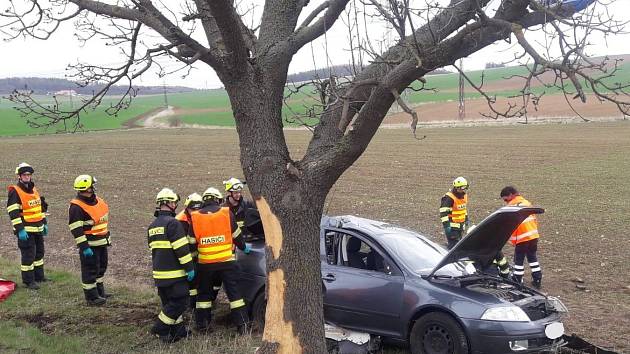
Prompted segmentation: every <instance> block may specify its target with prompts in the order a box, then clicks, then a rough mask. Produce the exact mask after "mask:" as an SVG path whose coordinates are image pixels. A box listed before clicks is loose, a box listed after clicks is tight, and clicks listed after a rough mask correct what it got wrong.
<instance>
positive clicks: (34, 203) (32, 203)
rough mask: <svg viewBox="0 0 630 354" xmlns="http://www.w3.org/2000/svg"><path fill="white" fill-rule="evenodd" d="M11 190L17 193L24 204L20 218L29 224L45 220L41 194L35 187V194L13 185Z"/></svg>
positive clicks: (10, 187)
mask: <svg viewBox="0 0 630 354" xmlns="http://www.w3.org/2000/svg"><path fill="white" fill-rule="evenodd" d="M8 189H9V190H11V189H13V190H15V191H16V192H17V194H18V197H19V198H20V203H21V204H22V211H21V212H20V216H21V217H22V219H24V221H25V222H27V223H35V222H38V221H42V220H44V217H45V215H44V212H43V211H42V200H41V198H40V197H39V192H38V191H37V189H36V188H35V187H33V193H26V192H25V191H24V190H23V189H22V188H20V187H18V186H16V185H11V186H9V187H8Z"/></svg>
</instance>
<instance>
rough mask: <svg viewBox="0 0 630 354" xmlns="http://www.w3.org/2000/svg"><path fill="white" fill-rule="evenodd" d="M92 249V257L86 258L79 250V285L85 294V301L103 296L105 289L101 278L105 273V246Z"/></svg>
mask: <svg viewBox="0 0 630 354" xmlns="http://www.w3.org/2000/svg"><path fill="white" fill-rule="evenodd" d="M90 248H92V252H94V255H92V256H91V257H86V256H85V255H83V252H82V251H81V250H79V257H80V259H81V283H82V284H81V285H82V286H83V292H84V293H85V298H86V300H94V299H96V298H98V297H104V296H105V288H104V286H103V276H105V271H107V260H108V255H107V246H95V247H90Z"/></svg>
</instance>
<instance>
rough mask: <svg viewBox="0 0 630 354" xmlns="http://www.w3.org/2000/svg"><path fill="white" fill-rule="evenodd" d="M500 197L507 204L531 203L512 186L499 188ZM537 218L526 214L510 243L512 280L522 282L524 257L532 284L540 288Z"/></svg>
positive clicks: (520, 204)
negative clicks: (512, 263)
mask: <svg viewBox="0 0 630 354" xmlns="http://www.w3.org/2000/svg"><path fill="white" fill-rule="evenodd" d="M500 195H501V199H503V201H504V202H505V203H507V205H515V206H531V205H532V204H531V203H530V202H529V201H528V200H527V199H525V198H523V196H521V194H520V193H519V192H518V190H517V189H516V188H514V187H513V186H507V187H505V188H503V189H502V190H501V194H500ZM539 237H540V235H539V233H538V220H537V218H536V215H534V214H532V215H530V216H528V217H527V218H526V219H525V220H523V222H522V223H521V224H520V225H519V226H518V228H517V229H516V230H514V232H513V233H512V236H511V237H510V243H511V244H512V245H514V246H515V247H514V274H513V277H514V281H516V282H518V283H522V282H523V275H524V274H525V266H524V263H525V257H527V263H528V264H529V268H530V270H531V272H532V279H533V281H532V285H533V286H534V287H535V288H537V289H540V288H541V286H542V269H541V268H540V263H539V262H538V256H537V255H536V253H537V251H538V238H539Z"/></svg>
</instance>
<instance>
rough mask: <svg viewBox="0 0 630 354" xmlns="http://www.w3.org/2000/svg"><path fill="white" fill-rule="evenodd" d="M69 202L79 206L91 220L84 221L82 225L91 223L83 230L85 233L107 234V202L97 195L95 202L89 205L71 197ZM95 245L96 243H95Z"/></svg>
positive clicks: (94, 234)
mask: <svg viewBox="0 0 630 354" xmlns="http://www.w3.org/2000/svg"><path fill="white" fill-rule="evenodd" d="M70 203H71V204H75V205H78V206H80V207H81V209H83V211H85V212H86V213H87V214H88V215H89V216H90V218H91V219H92V220H89V221H87V222H84V223H83V225H86V226H89V225H92V228H91V229H89V230H85V229H84V230H83V233H84V234H86V235H93V236H104V235H107V232H108V229H107V223H108V221H109V207H108V206H107V203H105V201H104V200H103V199H101V198H99V197H96V204H94V205H89V204H87V203H85V202H84V201H82V200H80V199H72V200H71V201H70ZM95 246H96V245H95Z"/></svg>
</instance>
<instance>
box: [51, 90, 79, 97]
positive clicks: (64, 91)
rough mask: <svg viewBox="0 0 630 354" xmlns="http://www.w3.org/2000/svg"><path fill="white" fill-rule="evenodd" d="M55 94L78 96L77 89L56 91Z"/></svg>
mask: <svg viewBox="0 0 630 354" xmlns="http://www.w3.org/2000/svg"><path fill="white" fill-rule="evenodd" d="M54 95H55V96H78V95H79V94H78V93H77V92H76V91H75V90H61V91H57V92H55V93H54Z"/></svg>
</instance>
